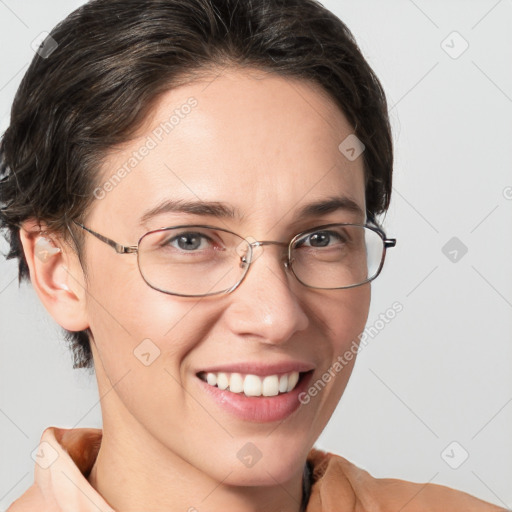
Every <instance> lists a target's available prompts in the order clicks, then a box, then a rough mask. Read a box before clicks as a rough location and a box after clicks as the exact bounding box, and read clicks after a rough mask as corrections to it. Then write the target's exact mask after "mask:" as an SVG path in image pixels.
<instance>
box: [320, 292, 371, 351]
mask: <svg viewBox="0 0 512 512" xmlns="http://www.w3.org/2000/svg"><path fill="white" fill-rule="evenodd" d="M370 297H371V292H370V284H369V283H368V284H365V285H363V286H358V287H357V288H351V289H347V290H338V291H336V292H331V294H330V295H326V296H325V298H324V300H323V301H322V302H321V308H319V309H318V311H317V315H318V316H319V318H320V319H322V321H323V323H324V324H325V329H326V332H325V336H326V339H328V340H329V342H330V346H331V349H332V355H333V357H334V358H336V357H337V356H338V355H341V354H342V353H343V352H345V351H346V350H347V349H348V348H349V347H350V346H351V345H352V342H353V341H354V340H355V341H356V342H357V343H359V340H358V336H359V334H360V333H361V332H362V331H363V330H364V327H365V325H366V321H367V319H368V311H369V309H370Z"/></svg>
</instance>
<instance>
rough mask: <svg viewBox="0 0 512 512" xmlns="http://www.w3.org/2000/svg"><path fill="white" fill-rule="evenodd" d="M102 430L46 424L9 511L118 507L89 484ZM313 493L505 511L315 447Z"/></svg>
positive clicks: (327, 510)
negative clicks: (29, 476)
mask: <svg viewBox="0 0 512 512" xmlns="http://www.w3.org/2000/svg"><path fill="white" fill-rule="evenodd" d="M101 437H102V430H101V429H96V428H77V429H62V428H57V427H49V428H47V429H46V430H45V431H44V432H43V435H42V437H41V442H40V444H39V450H38V452H37V455H36V458H37V463H36V465H35V472H34V483H33V484H32V486H31V487H30V488H29V489H28V490H27V491H26V492H25V493H24V494H23V495H22V496H21V497H20V498H18V499H17V500H16V501H15V502H14V503H12V505H11V506H10V507H9V508H8V510H7V512H36V511H37V512H69V511H73V512H115V511H114V509H113V508H112V507H110V506H109V505H108V503H107V502H106V501H105V500H104V499H103V498H102V497H101V496H100V494H98V492H97V491H96V490H95V489H94V488H93V487H92V486H91V485H90V484H89V482H88V481H87V476H88V475H89V472H90V470H91V468H92V466H93V464H94V461H95V460H96V456H97V454H98V450H99V447H100V444H101ZM308 461H309V462H310V464H311V466H312V481H311V495H310V498H309V501H308V505H307V508H306V512H341V511H343V512H370V511H372V512H373V511H379V512H388V511H389V512H397V511H400V512H427V511H428V512H436V511H437V512H447V511H450V512H457V511H460V512H504V511H505V509H503V508H500V507H497V506H495V505H491V504H490V503H486V502H484V501H481V500H479V499H477V498H474V497H473V496H470V495H469V494H466V493H463V492H460V491H455V490H453V489H449V488H447V487H443V486H440V485H435V484H416V483H412V482H406V481H403V480H397V479H390V478H373V477H372V476H371V475H370V474H369V473H368V472H367V471H364V470H363V469H360V468H358V467H357V466H355V465H354V464H352V463H351V462H349V461H348V460H346V459H344V458H343V457H339V456H338V455H334V454H330V453H327V452H323V451H320V450H317V449H312V450H311V451H310V453H309V455H308Z"/></svg>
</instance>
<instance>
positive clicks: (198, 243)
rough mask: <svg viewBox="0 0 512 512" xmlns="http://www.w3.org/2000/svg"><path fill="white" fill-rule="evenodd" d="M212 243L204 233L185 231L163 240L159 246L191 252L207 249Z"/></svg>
mask: <svg viewBox="0 0 512 512" xmlns="http://www.w3.org/2000/svg"><path fill="white" fill-rule="evenodd" d="M213 243H214V242H213V240H212V238H210V237H209V236H207V235H205V234H204V233H199V232H195V231H187V232H183V233H180V234H179V235H175V236H172V237H169V238H167V239H166V240H163V241H162V244H161V245H162V246H171V247H173V248H174V249H179V250H181V251H186V252H193V251H198V250H205V249H208V248H209V247H211V246H212V245H213Z"/></svg>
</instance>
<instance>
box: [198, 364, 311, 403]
mask: <svg viewBox="0 0 512 512" xmlns="http://www.w3.org/2000/svg"><path fill="white" fill-rule="evenodd" d="M311 372H312V370H311V371H309V372H297V371H293V372H288V373H283V374H280V375H277V374H275V375H266V376H264V377H263V376H259V375H253V374H242V373H228V372H208V373H206V372H199V373H198V374H197V376H198V377H199V378H200V379H201V380H202V381H204V382H206V383H207V384H209V385H210V386H212V387H216V388H219V389H221V390H224V391H229V392H231V393H235V394H244V395H245V396H248V397H258V396H263V397H271V396H277V395H282V394H285V393H289V392H290V391H293V390H294V389H295V388H296V387H297V384H298V383H299V382H300V381H301V380H302V378H303V377H304V376H305V375H307V374H309V373H311Z"/></svg>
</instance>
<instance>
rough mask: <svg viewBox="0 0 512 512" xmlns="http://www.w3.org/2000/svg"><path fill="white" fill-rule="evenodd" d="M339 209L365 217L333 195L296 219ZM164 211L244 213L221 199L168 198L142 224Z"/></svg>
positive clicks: (240, 216)
mask: <svg viewBox="0 0 512 512" xmlns="http://www.w3.org/2000/svg"><path fill="white" fill-rule="evenodd" d="M339 210H342V211H346V212H348V213H355V214H357V215H359V216H362V217H364V212H363V210H362V209H361V207H360V206H359V205H358V204H357V203H356V202H355V201H354V200H352V199H350V198H349V197H346V196H332V197H327V198H324V199H321V200H319V201H315V202H312V203H308V204H306V205H304V206H302V207H301V208H300V210H298V212H297V213H296V215H295V217H296V221H299V222H300V221H302V220H305V219H307V218H309V217H315V216H322V215H328V214H329V213H334V212H337V211H339ZM162 213H188V214H192V215H201V216H204V217H216V218H219V219H238V220H242V219H243V217H244V215H243V214H242V212H241V211H240V210H239V209H238V208H237V207H235V206H233V205H230V204H228V203H222V202H219V201H200V200H197V201H196V200H194V201H190V200H180V199H178V200H174V199H166V200H165V201H163V202H162V203H160V204H158V205H157V206H155V207H154V208H151V209H150V210H147V211H146V212H144V214H143V215H142V217H141V218H140V224H141V225H143V224H145V223H146V222H147V221H149V220H150V219H152V218H153V217H155V216H157V215H160V214H162Z"/></svg>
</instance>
